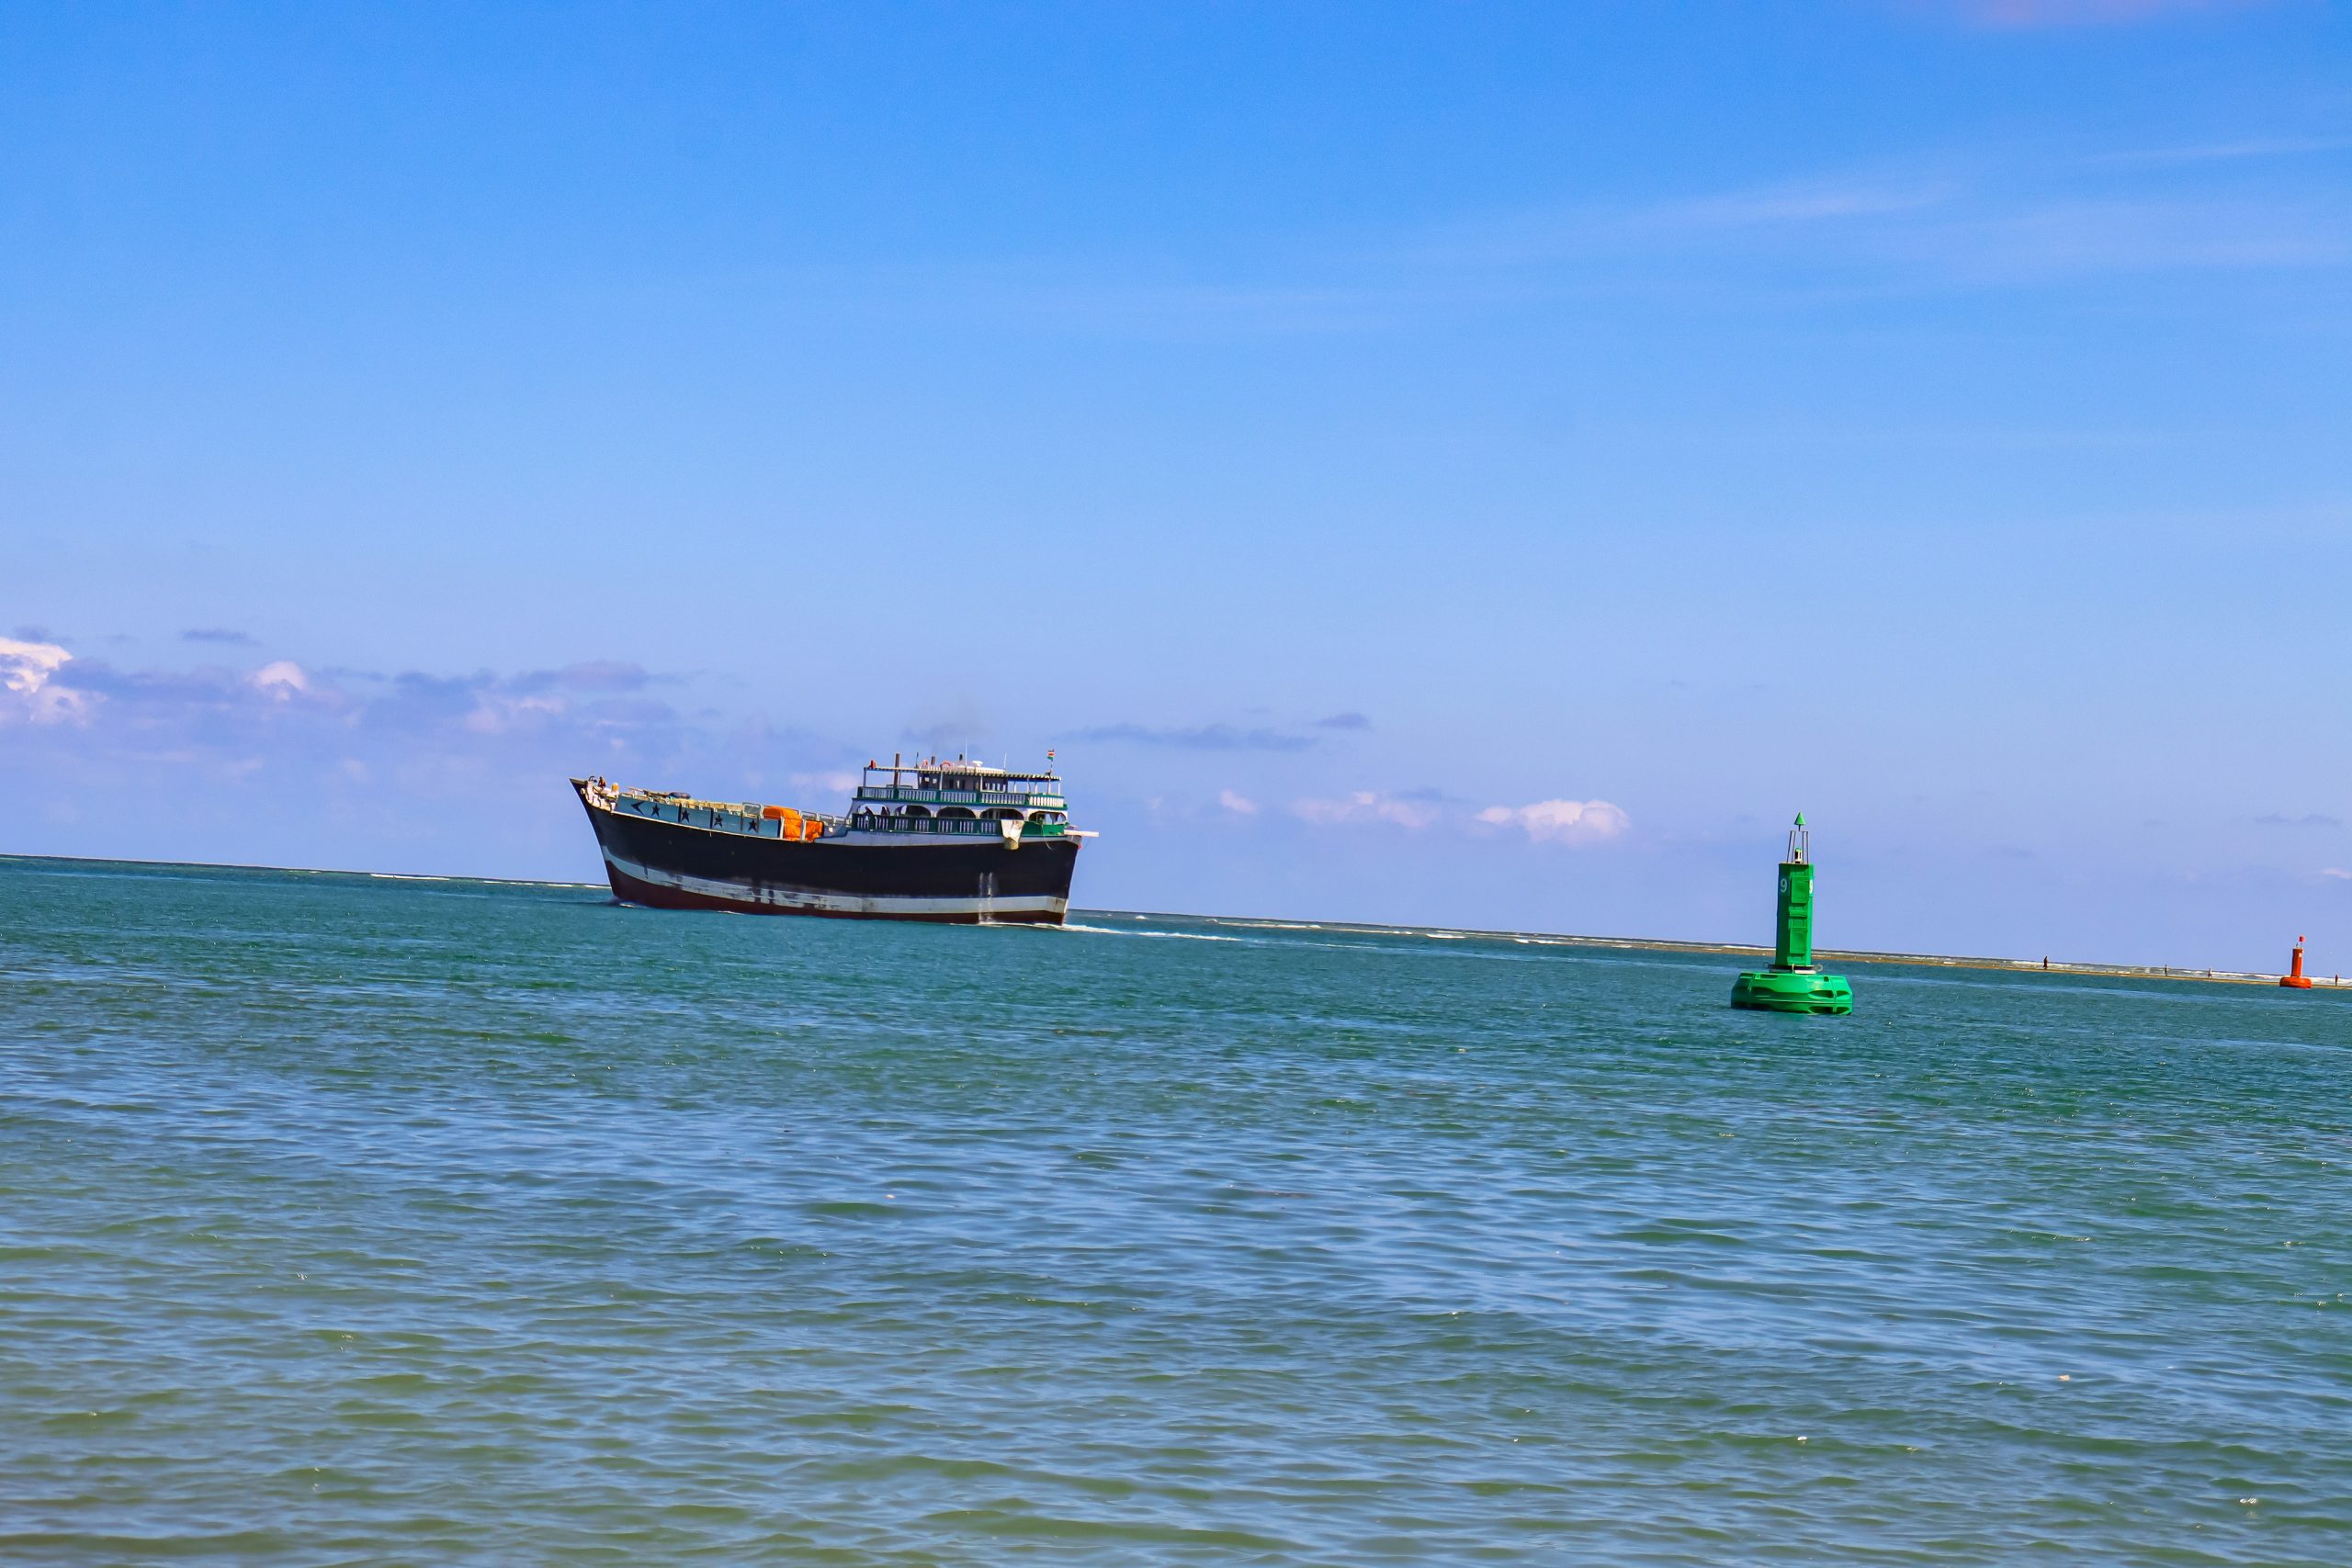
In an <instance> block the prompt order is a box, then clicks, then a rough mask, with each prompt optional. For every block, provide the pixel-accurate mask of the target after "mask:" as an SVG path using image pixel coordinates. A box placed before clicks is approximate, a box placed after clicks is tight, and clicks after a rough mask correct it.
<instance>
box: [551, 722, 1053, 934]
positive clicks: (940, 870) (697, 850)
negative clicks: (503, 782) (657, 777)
mask: <svg viewBox="0 0 2352 1568" xmlns="http://www.w3.org/2000/svg"><path fill="white" fill-rule="evenodd" d="M571 784H572V788H573V789H574V790H575V791H577V792H578V793H579V795H580V803H581V805H582V807H585V808H586V810H587V812H588V820H589V823H590V825H591V826H592V827H594V829H595V832H596V842H597V844H598V846H599V847H600V848H601V849H602V850H603V852H604V856H605V876H606V879H607V880H608V881H609V882H610V883H611V884H612V888H613V896H614V897H616V898H620V899H622V900H624V901H625V902H628V903H631V904H646V905H650V906H653V907H654V908H693V909H736V910H742V911H745V912H748V913H755V914H774V915H834V916H843V917H850V918H860V917H863V918H867V919H912V920H948V921H957V922H962V923H967V924H971V923H979V922H1007V923H1014V922H1018V923H1028V924H1045V925H1059V924H1060V923H1061V922H1062V919H1063V917H1064V916H1065V915H1066V914H1067V913H1068V911H1069V886H1070V877H1071V874H1072V873H1073V872H1074V871H1075V870H1076V869H1077V864H1078V850H1079V845H1080V842H1081V841H1083V840H1086V839H1088V838H1091V837H1092V835H1091V834H1090V833H1086V832H1083V831H1081V830H1080V829H1076V828H1073V827H1072V826H1071V825H1070V820H1069V801H1068V800H1067V799H1066V798H1065V797H1064V796H1063V795H1062V782H1061V778H1060V776H1059V775H1058V774H1057V773H1054V772H1053V771H1052V769H1051V763H1050V754H1049V761H1048V766H1047V768H1046V771H1045V772H1042V773H1017V772H1012V771H1010V770H1007V769H1004V768H994V767H989V766H986V765H984V764H982V763H979V762H977V761H970V760H968V759H967V758H963V757H958V758H956V760H954V761H945V760H943V759H941V758H937V757H933V758H930V759H927V760H924V761H911V762H910V761H906V760H904V759H903V758H901V757H893V758H892V759H891V760H890V761H889V763H888V765H885V764H883V763H881V762H879V761H869V762H867V763H866V765H865V771H864V773H862V774H861V775H860V778H859V782H858V784H857V786H856V788H855V791H854V794H853V795H852V796H851V799H850V803H849V808H848V810H846V811H844V812H842V813H840V814H837V815H836V814H828V813H822V812H804V811H799V810H797V809H795V808H793V807H785V806H768V805H762V804H757V803H747V802H731V801H716V800H704V799H700V798H698V797H696V796H694V795H683V794H680V793H677V792H675V791H669V790H641V789H624V788H622V787H620V786H619V785H616V784H609V783H607V782H606V781H605V780H604V779H601V778H594V779H574V780H572V781H571Z"/></svg>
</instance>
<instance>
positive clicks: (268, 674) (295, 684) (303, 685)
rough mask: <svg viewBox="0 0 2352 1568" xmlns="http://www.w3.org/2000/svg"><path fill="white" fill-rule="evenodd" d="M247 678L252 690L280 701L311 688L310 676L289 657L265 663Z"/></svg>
mask: <svg viewBox="0 0 2352 1568" xmlns="http://www.w3.org/2000/svg"><path fill="white" fill-rule="evenodd" d="M249 679H250V680H251V681H252V682H253V685H254V691H256V692H260V693H262V694H265V695H266V696H270V697H274V698H276V699H277V701H279V702H281V703H282V702H286V701H288V700H290V699H291V698H292V697H294V696H295V695H296V694H298V693H302V692H307V691H309V690H310V689H311V678H310V676H308V675H306V674H304V673H303V672H302V667H301V666H300V665H299V664H297V663H295V662H294V661H293V660H290V659H280V660H276V661H274V662H272V663H268V664H265V665H263V666H262V667H261V668H260V669H258V670H256V671H254V672H253V674H252V675H251V676H250V677H249Z"/></svg>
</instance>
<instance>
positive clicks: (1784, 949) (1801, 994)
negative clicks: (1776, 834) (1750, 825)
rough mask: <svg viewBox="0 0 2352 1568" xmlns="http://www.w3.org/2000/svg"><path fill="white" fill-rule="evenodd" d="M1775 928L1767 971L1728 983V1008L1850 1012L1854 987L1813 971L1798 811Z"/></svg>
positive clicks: (1809, 885) (1806, 846)
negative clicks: (1777, 922) (1777, 930)
mask: <svg viewBox="0 0 2352 1568" xmlns="http://www.w3.org/2000/svg"><path fill="white" fill-rule="evenodd" d="M1780 927H1781V929H1780V935H1779V936H1778V938H1777V939H1775V941H1774V942H1773V943H1772V967H1770V969H1749V970H1745V971H1743V972H1742V973H1741V975H1740V976H1739V978H1738V979H1736V980H1735V981H1733V982H1732V987H1731V1005H1732V1006H1734V1007H1736V1008H1754V1009H1757V1010H1759V1011H1763V1012H1827V1013H1848V1012H1851V1011H1853V1010H1854V987H1852V986H1850V985H1849V984H1848V983H1847V981H1846V976H1843V975H1825V974H1823V973H1822V972H1821V971H1820V970H1818V969H1816V968H1815V967H1814V966H1813V835H1812V834H1811V833H1808V832H1807V831H1805V826H1804V812H1802V811H1800V812H1798V813H1797V825H1796V826H1795V827H1793V828H1792V829H1789V858H1788V859H1786V860H1784V861H1782V862H1781V905H1780Z"/></svg>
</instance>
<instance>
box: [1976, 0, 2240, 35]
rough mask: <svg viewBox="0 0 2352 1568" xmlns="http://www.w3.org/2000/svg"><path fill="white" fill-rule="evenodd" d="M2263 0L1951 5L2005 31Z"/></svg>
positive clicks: (2137, 20) (2035, 0) (2123, 21)
mask: <svg viewBox="0 0 2352 1568" xmlns="http://www.w3.org/2000/svg"><path fill="white" fill-rule="evenodd" d="M2258 3H2259V0H1959V4H1957V5H1956V6H1950V7H1949V8H1950V9H1951V10H1953V11H1955V12H1957V13H1958V15H1959V17H1960V18H1961V19H1962V21H1964V22H1967V23H1968V24H1969V25H1971V26H1973V27H1978V28H1994V29H1997V30H1999V31H2003V32H2033V31H2041V30H2043V29H2046V28H2115V27H2131V26H2135V25H2138V24H2142V23H2147V22H2158V21H2165V20H2168V19H2171V18H2174V17H2188V16H2196V15H2199V14H2211V13H2214V12H2223V11H2237V10H2245V9H2247V8H2249V6H2251V5H2253V4H2258Z"/></svg>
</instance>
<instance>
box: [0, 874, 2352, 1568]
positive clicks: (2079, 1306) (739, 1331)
mask: <svg viewBox="0 0 2352 1568" xmlns="http://www.w3.org/2000/svg"><path fill="white" fill-rule="evenodd" d="M1739 963H1740V961H1739V960H1738V959H1736V958H1732V957H1723V958H1713V957H1706V956H1700V955H1687V954H1677V955H1659V954H1652V953H1626V952H1600V951H1593V950H1589V949H1583V948H1577V947H1568V946H1547V945H1544V944H1541V943H1535V942H1523V941H1513V940H1510V939H1495V938H1487V937H1480V936H1477V935H1462V934H1460V933H1426V932H1412V931H1362V930H1348V931H1340V930H1330V929H1318V928H1317V927H1316V926H1314V925H1312V924H1308V923H1305V922H1298V921H1288V922H1272V921H1268V922H1249V921H1217V920H1204V919H1166V918H1162V917H1159V916H1151V917H1149V918H1140V917H1135V916H1131V915H1110V914H1087V915H1082V916H1080V917H1078V918H1077V919H1075V920H1074V922H1073V925H1072V927H1071V928H1070V929H1068V930H1063V931H1041V930H1019V929H969V928H934V927H924V926H914V925H895V924H866V923H849V922H838V923H837V922H831V921H823V920H809V919H760V918H749V917H740V916H724V915H676V914H662V913H655V912H650V911H646V910H639V909H631V908H618V907H616V906H615V905H614V904H613V903H612V902H611V900H610V899H609V898H608V897H606V896H605V894H604V893H603V892H602V891H601V890H599V889H594V888H587V887H573V886H515V885H499V884H489V883H480V882H467V881H422V880H393V879H380V878H369V877H366V876H354V875H330V874H289V873H274V872H247V871H223V870H199V869H193V868H164V867H153V866H130V865H113V864H103V863H58V862H38V861H24V860H17V861H6V862H0V1560H5V1561H7V1562H155V1561H164V1560H170V1561H189V1560H198V1561H201V1560H214V1561H222V1562H261V1563H330V1562H693V1561H706V1562H827V1563H842V1564H858V1563H928V1562H1012V1561H1027V1562H1088V1563H1095V1562H1106V1563H1107V1562H1119V1563H1129V1562H1134V1563H1162V1562H1250V1563H1283V1564H1288V1563H1333V1562H1643V1563H1661V1564H1663V1563H1721V1562H1806V1563H1846V1562H1852V1563H1865V1562H1866V1563H1913V1562H1918V1563H1927V1562H1953V1563H1961V1562H1969V1563H1978V1562H2032V1561H2046V1562H2103V1563H2112V1562H2146V1563H2202V1562H2264V1563H2283V1562H2314V1563H2317V1562H2326V1563H2343V1562H2347V1561H2352V1301H2347V1299H2346V1292H2352V1181H2348V1180H2347V1176H2348V1175H2352V1092H2347V1090H2352V1010H2347V1001H2346V998H2342V997H2339V996H2334V995H2326V994H2321V995H2308V994H2301V995H2299V994H2294V993H2285V992H2278V991H2265V990H2257V989H2254V988H2250V987H2227V986H2209V985H2199V984H2191V983H2172V984H2165V983H2149V982H2126V981H2118V980H2098V979H2081V978H2044V977H2042V976H2019V975H2003V974H1989V973H1977V972H1970V971H1964V970H1944V969H1905V968H1897V967H1878V966H1860V965H1857V966H1852V967H1851V971H1850V972H1851V973H1852V975H1853V977H1854V980H1855V985H1856V990H1857V993H1858V996H1859V1002H1858V1006H1857V1010H1856V1012H1855V1014H1854V1016H1853V1017H1851V1018H1846V1019H1815V1018H1784V1017H1780V1016H1775V1015H1770V1014H1758V1013H1747V1012H1736V1011H1734V1010H1732V1009H1731V1008H1730V1007H1729V1006H1727V1005H1726V1003H1727V998H1728V996H1729V992H1730V987H1731V981H1732V976H1733V975H1734V973H1735V972H1736V970H1737V968H1738V967H1739Z"/></svg>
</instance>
